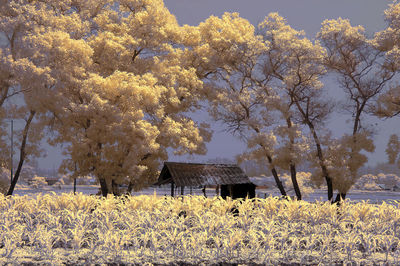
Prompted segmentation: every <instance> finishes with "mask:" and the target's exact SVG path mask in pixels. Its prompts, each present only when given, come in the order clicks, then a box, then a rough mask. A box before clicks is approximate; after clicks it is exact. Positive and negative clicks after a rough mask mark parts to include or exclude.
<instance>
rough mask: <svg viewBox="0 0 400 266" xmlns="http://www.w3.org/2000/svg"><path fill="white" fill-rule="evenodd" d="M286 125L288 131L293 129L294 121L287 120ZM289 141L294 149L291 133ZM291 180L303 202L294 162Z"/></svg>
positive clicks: (291, 164) (291, 166)
mask: <svg viewBox="0 0 400 266" xmlns="http://www.w3.org/2000/svg"><path fill="white" fill-rule="evenodd" d="M286 123H287V126H288V129H290V128H292V120H291V119H290V117H289V118H287V119H286ZM289 141H290V145H291V149H292V147H293V145H294V138H293V136H292V135H291V134H290V133H289ZM290 178H291V179H292V184H293V188H294V191H295V193H296V197H297V199H298V200H301V191H300V187H299V184H298V183H297V176H296V164H295V163H294V162H293V161H292V160H291V162H290Z"/></svg>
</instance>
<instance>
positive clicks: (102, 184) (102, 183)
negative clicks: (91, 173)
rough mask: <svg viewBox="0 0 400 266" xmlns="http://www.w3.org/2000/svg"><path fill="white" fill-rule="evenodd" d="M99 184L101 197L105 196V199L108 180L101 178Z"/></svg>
mask: <svg viewBox="0 0 400 266" xmlns="http://www.w3.org/2000/svg"><path fill="white" fill-rule="evenodd" d="M99 182H100V189H101V195H103V197H107V194H108V188H107V182H106V180H105V179H104V178H99Z"/></svg>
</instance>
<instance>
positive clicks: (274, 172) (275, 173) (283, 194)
mask: <svg viewBox="0 0 400 266" xmlns="http://www.w3.org/2000/svg"><path fill="white" fill-rule="evenodd" d="M267 159H268V162H269V163H270V165H271V163H272V158H271V157H270V156H267ZM271 173H272V176H273V177H274V179H275V183H276V185H277V187H278V188H279V191H280V192H281V194H282V196H287V194H286V191H285V188H284V187H283V184H282V182H281V180H280V179H279V176H278V172H277V171H276V169H275V167H272V168H271Z"/></svg>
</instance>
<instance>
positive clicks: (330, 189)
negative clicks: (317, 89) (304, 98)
mask: <svg viewBox="0 0 400 266" xmlns="http://www.w3.org/2000/svg"><path fill="white" fill-rule="evenodd" d="M294 103H295V104H296V107H297V109H298V110H299V111H300V113H301V115H302V116H303V118H304V123H305V124H307V126H308V128H309V129H310V131H311V134H312V136H313V139H314V143H315V147H316V149H317V156H318V162H319V165H320V167H321V170H322V175H323V176H324V177H325V181H326V185H327V187H328V200H329V201H332V198H333V185H332V178H331V177H330V176H329V173H328V169H327V167H326V165H325V161H324V155H323V153H322V147H321V141H320V140H319V137H318V134H317V132H316V130H315V128H314V124H313V123H312V122H311V121H310V119H309V116H308V114H307V113H306V112H305V111H304V110H303V108H302V107H301V106H300V103H299V101H294Z"/></svg>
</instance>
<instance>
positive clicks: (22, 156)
mask: <svg viewBox="0 0 400 266" xmlns="http://www.w3.org/2000/svg"><path fill="white" fill-rule="evenodd" d="M35 113H36V112H35V111H32V110H31V112H30V114H29V118H28V120H27V121H26V124H25V127H24V131H23V133H22V143H21V147H20V149H19V151H20V153H19V163H18V167H17V171H16V172H15V174H14V177H13V179H12V180H11V184H10V187H9V189H8V191H7V194H6V195H7V196H8V195H12V194H13V192H14V188H15V185H16V184H17V182H18V178H19V175H20V174H21V170H22V166H23V164H24V161H25V158H26V153H25V148H26V141H27V139H28V131H29V127H30V126H31V123H32V120H33V117H34V116H35Z"/></svg>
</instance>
